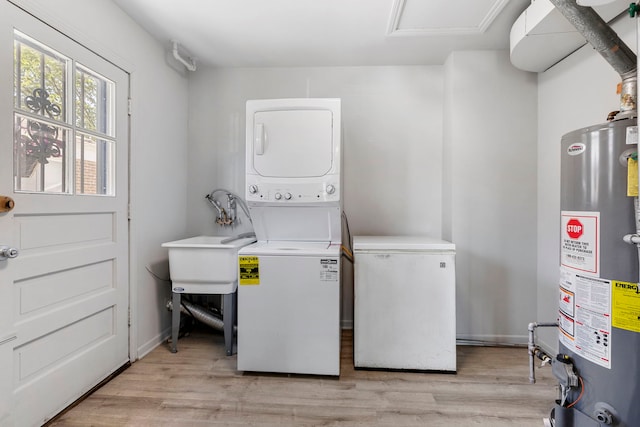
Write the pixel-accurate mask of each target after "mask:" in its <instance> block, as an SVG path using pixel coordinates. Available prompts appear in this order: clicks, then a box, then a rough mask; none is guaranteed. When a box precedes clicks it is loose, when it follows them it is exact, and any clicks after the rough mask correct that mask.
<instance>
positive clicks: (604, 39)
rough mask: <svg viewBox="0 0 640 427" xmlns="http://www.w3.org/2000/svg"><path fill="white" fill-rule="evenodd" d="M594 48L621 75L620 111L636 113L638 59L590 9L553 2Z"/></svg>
mask: <svg viewBox="0 0 640 427" xmlns="http://www.w3.org/2000/svg"><path fill="white" fill-rule="evenodd" d="M550 1H551V3H553V5H554V6H555V7H556V9H558V11H559V12H560V13H562V15H563V16H564V17H565V18H566V19H567V21H569V23H571V25H573V26H574V27H575V28H576V30H578V32H579V33H580V34H582V36H583V37H584V38H585V39H586V40H587V42H589V43H590V44H591V45H592V46H593V48H594V49H595V50H596V51H597V52H598V53H599V54H600V55H602V57H603V58H604V59H605V60H606V61H607V62H608V63H609V64H610V65H611V66H612V67H613V69H614V70H615V71H616V72H617V73H618V74H620V77H621V78H622V91H621V93H620V111H622V112H625V111H632V110H635V109H636V98H637V89H636V88H637V67H638V66H637V57H636V54H635V53H633V51H632V50H631V49H630V48H629V46H627V45H626V43H625V42H624V41H622V39H621V38H620V37H619V36H618V34H617V33H616V32H615V31H614V30H613V29H612V28H611V27H610V26H609V25H608V24H607V23H606V22H605V21H604V20H603V19H602V18H601V17H600V15H598V13H597V12H596V11H595V10H593V9H592V8H590V7H584V6H578V5H577V3H576V0H550Z"/></svg>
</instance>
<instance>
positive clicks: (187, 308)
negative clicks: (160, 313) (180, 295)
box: [167, 301, 236, 333]
mask: <svg viewBox="0 0 640 427" xmlns="http://www.w3.org/2000/svg"><path fill="white" fill-rule="evenodd" d="M167 308H168V309H169V311H173V303H172V302H171V301H169V302H167ZM180 312H181V313H184V314H186V315H188V316H192V317H193V318H194V319H196V320H197V321H199V322H201V323H204V324H205V325H207V326H210V327H212V328H213V329H216V330H218V331H224V322H223V321H222V320H221V319H219V318H218V317H216V316H215V315H213V314H211V312H210V311H209V310H207V309H206V308H204V307H201V306H199V305H196V304H192V303H190V302H188V301H182V302H181V303H180ZM233 332H234V333H235V332H236V326H234V327H233Z"/></svg>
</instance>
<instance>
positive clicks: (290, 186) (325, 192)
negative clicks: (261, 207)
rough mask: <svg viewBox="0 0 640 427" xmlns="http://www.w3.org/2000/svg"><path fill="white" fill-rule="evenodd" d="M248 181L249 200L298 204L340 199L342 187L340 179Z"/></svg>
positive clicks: (247, 196)
mask: <svg viewBox="0 0 640 427" xmlns="http://www.w3.org/2000/svg"><path fill="white" fill-rule="evenodd" d="M248 178H249V177H248ZM248 181H249V182H248V183H247V191H246V199H247V201H248V202H272V203H283V204H297V203H317V202H338V201H340V190H341V188H340V183H339V180H338V179H335V180H328V181H326V182H313V183H291V182H286V183H273V182H259V181H261V180H256V181H254V182H251V180H250V179H248Z"/></svg>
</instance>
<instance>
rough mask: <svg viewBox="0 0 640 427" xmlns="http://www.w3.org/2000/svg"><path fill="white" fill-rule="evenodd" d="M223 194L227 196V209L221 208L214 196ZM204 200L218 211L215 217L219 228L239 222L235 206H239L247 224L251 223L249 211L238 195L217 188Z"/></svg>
mask: <svg viewBox="0 0 640 427" xmlns="http://www.w3.org/2000/svg"><path fill="white" fill-rule="evenodd" d="M220 192H222V193H225V194H226V196H227V209H226V210H225V208H223V207H222V205H221V203H220V202H219V201H218V200H216V199H215V197H214V195H215V194H216V193H220ZM204 198H205V199H207V200H208V201H209V203H211V204H212V205H213V207H214V208H216V210H217V211H218V215H217V216H216V224H218V225H221V226H227V225H233V224H235V223H237V222H238V221H239V218H238V215H237V205H238V204H240V207H241V208H242V211H243V212H244V213H245V215H246V216H247V218H248V219H249V222H251V216H250V215H249V209H248V208H247V206H246V204H245V202H244V200H242V199H241V198H240V197H239V196H238V195H236V194H234V193H232V192H231V191H228V190H224V189H222V188H219V189H217V190H213V191H212V192H211V193H209V194H207V195H206V196H204Z"/></svg>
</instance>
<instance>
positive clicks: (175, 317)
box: [171, 292, 182, 353]
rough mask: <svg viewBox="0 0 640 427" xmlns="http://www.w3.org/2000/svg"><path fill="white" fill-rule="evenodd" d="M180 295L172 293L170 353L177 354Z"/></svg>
mask: <svg viewBox="0 0 640 427" xmlns="http://www.w3.org/2000/svg"><path fill="white" fill-rule="evenodd" d="M181 296H182V295H181V294H180V293H178V292H174V293H173V301H172V304H173V311H172V312H171V353H177V352H178V334H179V333H180V310H181V306H180V304H181V303H180V299H181Z"/></svg>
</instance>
